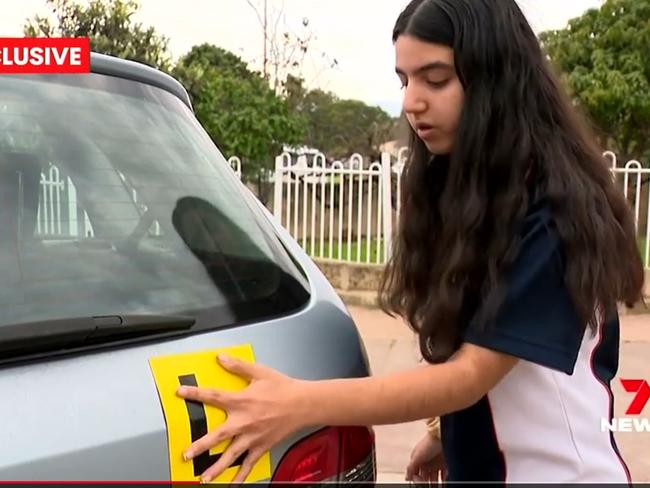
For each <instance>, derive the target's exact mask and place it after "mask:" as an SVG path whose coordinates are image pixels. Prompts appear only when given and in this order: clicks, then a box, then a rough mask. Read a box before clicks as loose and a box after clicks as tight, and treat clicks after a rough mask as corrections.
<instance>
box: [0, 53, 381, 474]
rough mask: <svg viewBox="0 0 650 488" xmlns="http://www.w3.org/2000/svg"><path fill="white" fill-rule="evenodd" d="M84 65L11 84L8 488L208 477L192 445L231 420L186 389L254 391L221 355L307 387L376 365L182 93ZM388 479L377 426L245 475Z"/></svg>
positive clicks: (6, 260)
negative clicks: (382, 470)
mask: <svg viewBox="0 0 650 488" xmlns="http://www.w3.org/2000/svg"><path fill="white" fill-rule="evenodd" d="M91 66H92V68H91V71H92V72H91V73H90V74H83V75H38V76H35V75H20V76H3V77H0V93H2V97H1V98H0V280H1V281H0V310H2V312H0V390H1V391H3V395H2V397H3V401H2V402H0V418H2V423H1V426H0V438H1V439H2V443H1V444H0V480H62V481H65V480H89V481H93V480H134V481H142V480H152V481H163V482H164V481H170V480H173V481H195V480H198V479H199V475H200V474H201V472H202V470H203V469H205V468H206V467H207V466H209V465H210V464H212V463H213V462H215V460H216V459H217V458H218V456H219V450H218V449H216V450H215V452H209V453H205V455H203V456H200V457H199V458H197V459H196V460H194V461H190V462H189V464H188V463H185V464H183V462H182V460H180V457H179V456H180V449H183V448H185V447H187V446H189V444H190V443H191V442H192V441H193V440H195V439H196V438H198V437H200V436H201V435H203V434H204V433H205V432H206V431H207V430H209V429H211V428H212V427H213V426H214V425H218V423H219V422H222V421H223V419H224V418H225V413H224V412H221V411H217V410H216V409H212V410H210V409H208V408H207V407H206V406H203V405H202V404H195V403H193V402H185V401H184V400H182V399H180V397H177V396H175V395H174V389H175V388H176V387H177V386H178V385H180V384H198V385H199V386H215V387H223V388H242V387H243V386H245V385H242V384H241V381H239V382H238V379H237V378H233V377H229V376H228V375H227V374H226V373H225V372H224V371H223V370H219V369H218V368H219V367H218V366H217V361H216V359H215V358H216V352H217V351H220V350H223V349H227V350H230V351H235V353H237V354H240V356H242V357H248V358H249V359H250V360H253V361H258V362H260V363H263V364H266V365H269V366H271V367H273V368H276V369H278V370H279V371H282V372H284V373H286V374H288V375H291V376H295V377H299V378H305V379H325V378H335V377H359V376H366V375H368V374H370V371H369V366H368V359H367V356H366V353H365V350H364V348H363V344H362V342H361V339H360V337H359V334H358V332H357V329H356V327H355V325H354V323H353V321H352V319H351V317H350V315H349V314H348V312H347V310H346V308H345V306H344V305H343V303H342V302H341V300H340V299H339V297H338V296H337V295H336V293H335V291H334V290H333V288H332V287H331V286H330V284H329V283H328V281H327V280H326V278H325V277H324V276H323V275H322V274H321V272H320V271H319V269H318V268H317V267H316V265H315V264H314V263H313V262H312V261H311V260H310V259H309V257H308V256H307V255H306V254H305V253H304V252H303V250H302V249H301V248H300V247H299V246H298V244H297V243H296V242H295V241H294V240H293V239H292V238H291V237H290V236H289V235H288V233H287V232H286V231H285V230H284V229H283V228H282V227H281V226H280V225H278V223H277V222H276V221H275V220H274V218H273V216H272V215H271V214H270V213H269V212H268V211H267V210H266V209H265V208H264V207H263V206H262V205H261V204H260V203H259V201H258V200H257V199H256V198H255V197H254V196H253V195H252V193H251V192H250V191H249V190H248V189H247V188H246V187H245V186H244V185H243V184H242V183H241V181H240V179H239V178H238V176H237V175H236V174H235V172H234V171H233V170H232V168H231V167H230V166H229V164H228V163H227V161H226V160H225V158H224V157H223V156H222V154H221V153H220V151H219V150H218V148H217V147H215V145H214V144H213V142H212V141H211V139H210V138H209V137H208V135H207V134H206V132H205V131H204V130H203V128H202V127H201V125H200V124H199V122H198V121H197V119H196V117H195V116H194V113H193V111H192V107H191V103H190V99H189V97H188V95H187V92H186V91H185V90H184V88H183V87H182V86H181V84H179V83H178V82H177V81H176V80H174V79H173V78H171V77H170V76H168V75H166V74H163V73H161V72H159V71H157V70H154V69H151V68H149V67H147V66H144V65H141V64H138V63H134V62H128V61H125V60H120V59H117V58H113V57H109V56H103V55H99V54H95V53H93V54H92V56H91ZM234 469H236V468H234ZM229 471H230V473H228V472H226V473H224V476H226V478H227V477H228V476H232V475H233V473H232V470H229ZM375 478H376V466H375V447H374V434H373V431H372V429H371V428H370V427H368V428H366V427H349V428H346V427H343V428H339V427H336V428H334V427H329V426H321V427H320V428H318V429H315V430H310V431H306V432H302V433H300V435H297V436H295V437H293V438H291V439H289V440H288V441H287V442H285V443H283V444H282V445H280V446H278V447H277V448H275V449H273V450H272V451H271V452H270V453H267V455H266V456H265V457H264V458H263V459H262V460H261V461H260V465H259V466H256V470H255V472H254V478H251V479H249V480H250V481H261V482H263V483H264V482H268V481H271V480H274V481H321V480H330V481H331V480H334V481H374V480H375ZM224 480H225V481H227V479H225V478H224Z"/></svg>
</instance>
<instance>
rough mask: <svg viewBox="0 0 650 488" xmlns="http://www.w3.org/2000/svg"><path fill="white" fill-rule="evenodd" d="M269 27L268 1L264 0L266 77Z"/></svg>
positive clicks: (266, 74) (265, 74)
mask: <svg viewBox="0 0 650 488" xmlns="http://www.w3.org/2000/svg"><path fill="white" fill-rule="evenodd" d="M267 29H268V1H267V0H264V79H265V80H266V79H267V78H268V73H267V70H266V64H267V62H268V56H267V48H266V40H267Z"/></svg>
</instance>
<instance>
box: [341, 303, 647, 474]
mask: <svg viewBox="0 0 650 488" xmlns="http://www.w3.org/2000/svg"><path fill="white" fill-rule="evenodd" d="M349 309H350V312H351V313H352V315H353V316H354V319H355V321H356V323H357V327H358V328H359V331H360V333H361V336H362V338H363V341H364V343H365V345H366V348H367V350H368V355H369V357H370V363H371V367H372V370H373V373H374V374H383V373H387V372H391V371H397V370H400V369H406V368H409V367H411V366H413V365H416V364H417V363H418V361H419V352H418V347H417V342H416V341H415V338H414V336H413V333H412V332H411V331H410V330H409V329H408V327H407V326H406V325H404V324H403V322H402V321H401V320H399V319H394V318H391V317H389V316H387V315H385V314H384V313H383V312H381V311H380V310H375V309H368V308H362V307H352V306H351V307H349ZM648 358H650V315H624V316H622V317H621V364H620V368H619V375H618V376H619V377H627V378H640V379H641V378H646V379H648V380H649V381H650V361H648ZM614 394H615V396H616V402H615V406H614V408H615V416H619V415H620V416H623V414H624V411H625V409H626V408H627V405H628V404H629V402H630V400H631V398H630V394H628V393H625V392H624V391H623V390H622V388H621V387H620V386H619V383H618V382H616V381H615V382H614ZM644 415H645V416H647V417H650V405H649V406H648V407H647V409H646V412H645V413H644ZM376 433H377V462H378V468H379V472H380V476H379V481H386V482H391V481H401V480H403V479H404V475H403V473H404V468H405V467H406V464H407V461H408V458H409V456H410V452H411V448H412V447H413V446H414V445H415V444H416V443H417V441H418V440H419V439H420V437H421V436H422V435H423V433H424V425H423V423H421V422H413V423H408V424H399V425H391V426H378V427H376ZM617 442H618V445H619V447H620V450H621V453H622V455H623V456H624V458H625V459H626V461H627V463H628V466H629V467H630V471H631V473H632V477H633V480H634V481H636V482H644V481H645V482H647V481H650V454H649V453H650V432H648V433H645V432H644V433H618V434H617Z"/></svg>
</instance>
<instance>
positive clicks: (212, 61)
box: [173, 44, 304, 202]
mask: <svg viewBox="0 0 650 488" xmlns="http://www.w3.org/2000/svg"><path fill="white" fill-rule="evenodd" d="M245 66H246V65H245V64H244V62H243V61H242V60H241V59H240V58H239V57H237V56H236V55H235V54H232V53H230V52H228V51H226V50H224V49H222V48H219V47H217V46H211V45H206V44H203V45H201V46H195V47H194V48H192V49H191V50H190V52H189V53H187V54H186V55H185V56H183V57H182V58H181V59H180V60H179V62H178V64H177V66H176V67H175V68H174V71H173V75H174V76H175V77H176V78H177V79H178V80H179V81H180V82H181V83H183V84H184V86H185V87H186V89H187V90H188V93H189V94H190V97H191V99H192V104H193V106H194V111H195V113H196V116H197V118H198V119H199V121H200V122H201V124H202V125H203V127H204V128H205V130H206V131H207V132H208V134H209V135H210V137H211V138H212V140H213V141H214V142H215V143H216V144H217V145H218V146H219V148H220V149H221V150H222V151H223V152H224V153H225V154H228V155H237V156H239V157H240V158H242V162H243V165H242V169H243V176H244V179H245V180H246V181H255V182H256V183H257V187H258V196H259V197H260V199H261V200H262V201H263V202H266V199H267V197H268V195H267V189H265V188H264V182H265V174H264V173H265V172H267V171H268V170H271V169H272V168H273V167H274V163H275V156H277V155H278V154H280V153H281V152H282V148H283V146H284V145H285V144H297V143H299V142H300V141H301V140H302V137H303V132H304V121H303V120H302V118H301V117H300V116H299V115H296V114H294V113H292V111H291V109H290V106H289V104H288V102H287V100H285V99H284V98H282V97H280V96H278V95H276V93H275V92H274V91H273V90H272V89H271V88H270V87H269V85H268V83H267V81H266V80H265V79H264V78H263V77H262V76H261V75H260V74H258V73H254V72H252V71H248V70H247V69H245ZM244 70H245V71H244Z"/></svg>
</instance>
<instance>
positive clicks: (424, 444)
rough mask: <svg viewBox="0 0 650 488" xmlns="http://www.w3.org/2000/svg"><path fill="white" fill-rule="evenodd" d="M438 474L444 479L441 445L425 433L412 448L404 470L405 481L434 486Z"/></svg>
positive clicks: (443, 460)
mask: <svg viewBox="0 0 650 488" xmlns="http://www.w3.org/2000/svg"><path fill="white" fill-rule="evenodd" d="M438 473H441V478H442V479H444V478H445V459H444V456H443V452H442V443H441V442H440V440H438V439H435V438H434V437H432V436H431V435H430V434H429V433H427V434H425V436H424V437H423V438H422V439H421V440H420V442H418V443H417V445H416V446H415V447H414V448H413V452H412V453H411V460H410V461H409V465H408V466H407V468H406V481H412V482H415V483H430V484H435V483H437V482H438V479H439V478H438Z"/></svg>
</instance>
